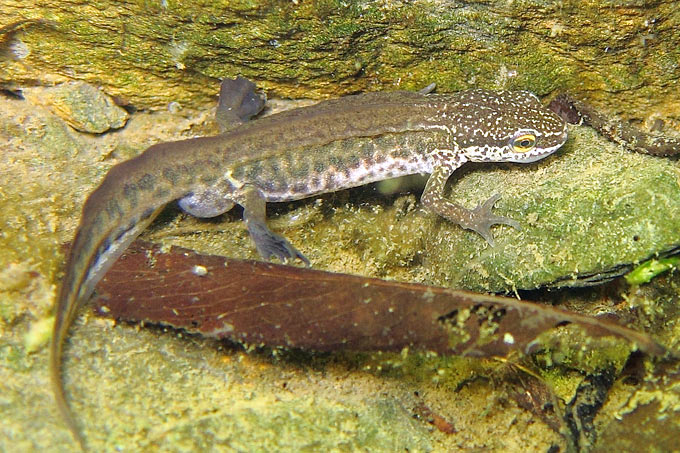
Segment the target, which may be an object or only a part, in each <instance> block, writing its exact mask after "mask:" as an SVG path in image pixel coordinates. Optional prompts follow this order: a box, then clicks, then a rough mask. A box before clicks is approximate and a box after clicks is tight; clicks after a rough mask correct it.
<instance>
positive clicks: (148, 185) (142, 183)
mask: <svg viewBox="0 0 680 453" xmlns="http://www.w3.org/2000/svg"><path fill="white" fill-rule="evenodd" d="M155 184H156V178H155V177H154V176H153V175H152V174H150V173H147V174H145V175H144V176H142V177H141V178H139V181H138V182H137V186H139V188H140V189H141V190H149V191H150V190H152V189H153V186H154V185H155Z"/></svg>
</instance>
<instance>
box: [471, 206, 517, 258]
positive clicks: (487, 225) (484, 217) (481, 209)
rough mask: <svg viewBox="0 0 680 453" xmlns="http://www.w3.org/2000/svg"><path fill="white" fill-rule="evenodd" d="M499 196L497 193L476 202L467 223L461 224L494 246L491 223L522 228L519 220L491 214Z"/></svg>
mask: <svg viewBox="0 0 680 453" xmlns="http://www.w3.org/2000/svg"><path fill="white" fill-rule="evenodd" d="M500 197H501V194H499V193H497V194H494V195H493V196H491V197H490V198H489V199H488V200H486V201H485V202H484V203H479V204H477V207H475V208H474V209H473V210H471V211H470V221H469V223H467V222H466V224H465V225H463V227H465V228H467V229H469V230H472V231H475V232H477V233H479V235H480V236H482V237H483V238H484V239H485V240H486V242H488V243H489V245H490V246H491V247H493V246H494V239H493V234H492V233H491V227H492V226H493V225H499V224H502V225H508V226H511V227H513V228H515V229H517V230H521V229H522V227H521V226H520V224H519V222H517V221H516V220H513V219H510V218H507V217H501V216H497V215H494V214H493V212H492V211H493V207H494V205H495V204H496V202H497V201H498V199H499V198H500Z"/></svg>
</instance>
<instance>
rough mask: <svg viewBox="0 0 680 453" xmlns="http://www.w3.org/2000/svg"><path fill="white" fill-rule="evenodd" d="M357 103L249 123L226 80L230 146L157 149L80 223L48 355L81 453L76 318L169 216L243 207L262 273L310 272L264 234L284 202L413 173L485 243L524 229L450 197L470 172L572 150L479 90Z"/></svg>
mask: <svg viewBox="0 0 680 453" xmlns="http://www.w3.org/2000/svg"><path fill="white" fill-rule="evenodd" d="M429 91H430V90H429V88H428V89H425V90H422V91H421V92H417V93H415V92H405V91H396V92H377V93H365V94H359V95H351V96H346V97H342V98H339V99H334V100H328V101H323V102H320V103H318V104H316V105H313V106H309V107H302V108H298V109H294V110H289V111H285V112H281V113H277V114H273V115H270V116H267V117H264V118H261V119H259V120H257V121H250V122H248V120H249V119H250V118H251V117H253V116H254V115H256V114H258V113H259V112H260V111H261V110H262V108H263V106H264V98H263V97H260V96H259V95H257V94H256V92H255V85H254V84H253V83H252V82H250V81H248V80H246V79H243V78H241V77H237V78H236V79H234V80H229V79H227V80H224V81H223V83H222V86H221V89H220V97H219V101H218V109H217V121H218V123H220V125H221V126H222V128H223V130H224V132H223V133H222V134H220V135H217V136H212V137H199V138H192V139H188V140H181V141H175V142H168V143H160V144H156V145H153V146H151V147H149V148H148V149H147V150H146V151H144V152H143V153H141V154H140V155H139V156H137V157H135V158H133V159H130V160H128V161H125V162H122V163H119V164H117V165H115V166H113V167H112V168H111V169H110V170H109V172H108V173H107V174H106V176H105V177H104V179H103V181H102V182H101V184H100V185H99V186H98V187H97V188H96V189H95V190H94V191H93V192H92V193H91V194H90V196H89V197H88V198H87V200H86V201H85V204H84V206H83V210H82V216H81V220H80V224H79V226H78V228H77V232H76V235H75V239H74V241H73V243H72V246H71V249H70V252H69V256H68V261H67V264H66V273H65V276H64V278H63V280H62V282H61V287H60V290H59V294H58V298H57V303H56V313H55V316H56V320H55V324H54V330H53V334H52V340H51V345H50V365H49V366H50V373H51V381H52V388H53V391H54V395H55V399H56V402H57V405H58V407H59V411H60V413H61V415H62V416H63V418H64V420H65V422H66V424H67V425H68V427H69V429H70V430H71V432H72V433H73V435H74V437H75V438H76V440H77V441H78V442H79V443H80V445H81V447H82V448H83V449H85V442H84V438H83V437H82V435H81V433H80V431H79V429H78V425H77V423H76V421H75V418H74V417H73V414H72V412H71V410H70V408H69V405H68V403H67V400H66V396H65V393H64V386H63V381H62V370H61V362H62V355H63V346H64V341H65V339H66V337H67V334H68V330H69V327H70V325H71V323H72V321H73V319H74V318H75V316H76V313H77V311H78V309H79V308H80V307H81V306H82V305H83V304H84V303H85V302H86V301H87V300H88V299H89V297H90V296H91V295H92V293H93V291H94V288H95V285H96V284H97V282H98V281H99V280H100V279H101V278H102V277H103V275H104V274H105V273H106V271H107V270H108V269H109V268H110V267H111V265H112V264H113V263H114V261H115V260H116V259H117V258H118V257H119V256H120V255H121V254H122V253H123V251H124V250H125V249H126V248H127V246H128V245H129V244H130V243H131V242H132V241H133V240H134V239H135V238H136V237H137V236H138V235H139V234H140V233H141V232H142V231H143V230H144V229H145V228H146V227H147V226H148V225H149V223H151V221H152V220H153V219H154V218H155V217H156V215H157V214H158V213H159V212H160V211H161V210H162V209H163V208H164V206H165V205H166V204H168V203H169V202H172V201H173V200H179V206H180V207H181V208H182V209H183V210H184V211H186V212H187V213H189V214H191V215H195V216H197V217H214V216H217V215H220V214H222V213H224V212H226V211H228V210H229V209H231V208H232V207H233V206H234V204H238V205H240V206H242V207H243V219H244V221H245V226H246V228H247V230H248V232H249V234H250V237H251V238H252V240H253V242H254V244H255V247H256V248H257V251H258V252H259V254H260V255H261V256H262V257H263V258H264V259H267V260H268V259H271V258H277V259H279V260H282V261H284V262H288V261H295V260H300V261H302V262H304V263H305V264H307V265H309V260H307V258H306V257H305V256H304V255H303V254H302V253H301V252H300V251H298V250H297V249H296V248H295V247H294V246H293V245H292V244H291V243H290V242H289V241H288V240H286V239H285V238H284V237H282V236H280V235H278V234H276V233H274V232H273V231H271V230H270V229H269V227H268V226H267V223H266V212H265V207H266V203H268V202H283V201H291V200H298V199H302V198H306V197H311V196H314V195H317V194H322V193H327V192H333V191H337V190H342V189H346V188H351V187H356V186H360V185H364V184H368V183H371V182H375V181H379V180H383V179H387V178H393V177H397V176H402V175H408V174H414V173H429V174H430V175H431V176H430V177H429V179H428V181H427V183H426V186H425V189H424V192H423V194H422V197H421V201H422V203H423V205H424V206H425V207H426V208H428V209H429V210H431V211H433V212H434V213H436V214H438V215H440V216H442V217H444V218H446V219H448V220H450V221H452V222H454V223H457V224H458V225H460V226H461V227H463V228H466V229H470V230H473V231H476V232H477V233H479V234H480V235H481V236H482V237H483V238H484V239H485V240H486V241H487V242H489V244H491V245H493V235H492V233H491V227H492V226H493V225H496V224H505V225H510V226H513V227H517V228H519V223H518V222H517V221H515V220H512V219H508V218H505V217H500V216H496V215H494V214H493V213H492V209H493V206H494V204H495V203H496V201H497V200H498V198H499V197H500V195H499V194H495V195H494V196H492V197H491V198H489V199H488V200H486V201H485V202H484V203H480V204H478V205H477V207H476V208H475V209H466V208H464V207H462V206H460V205H458V204H456V203H453V202H452V201H450V200H447V199H446V198H445V197H444V187H445V185H446V182H447V180H448V179H449V177H450V176H451V174H453V172H454V171H455V170H456V169H458V168H459V167H461V166H462V165H463V164H464V163H466V162H517V163H529V162H534V161H537V160H539V159H542V158H544V157H546V156H548V155H550V154H551V153H553V152H554V151H556V150H557V149H558V148H560V147H561V146H562V145H563V144H564V142H565V141H566V139H567V131H566V123H565V122H564V121H563V120H562V119H561V118H560V117H559V116H557V115H556V114H555V113H553V112H552V111H550V110H548V109H547V108H545V107H544V106H543V105H542V104H541V103H540V101H539V100H538V98H537V97H536V96H535V95H533V94H531V93H529V92H527V91H514V92H513V91H498V92H496V91H487V90H481V89H474V90H468V91H462V92H459V93H454V94H430V93H429Z"/></svg>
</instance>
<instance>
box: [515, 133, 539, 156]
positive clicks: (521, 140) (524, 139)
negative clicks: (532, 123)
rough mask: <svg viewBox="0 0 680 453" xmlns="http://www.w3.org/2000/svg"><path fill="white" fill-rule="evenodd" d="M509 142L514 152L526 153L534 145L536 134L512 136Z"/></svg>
mask: <svg viewBox="0 0 680 453" xmlns="http://www.w3.org/2000/svg"><path fill="white" fill-rule="evenodd" d="M510 144H511V146H512V150H513V151H514V152H516V153H526V152H527V151H531V150H532V149H534V146H536V136H535V135H534V134H521V135H518V136H517V137H514V138H513V139H512V142H511V143H510Z"/></svg>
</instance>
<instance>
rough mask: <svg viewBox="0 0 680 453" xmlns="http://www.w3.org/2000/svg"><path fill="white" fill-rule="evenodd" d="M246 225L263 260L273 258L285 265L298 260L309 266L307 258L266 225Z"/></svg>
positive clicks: (252, 223)
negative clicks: (289, 261)
mask: <svg viewBox="0 0 680 453" xmlns="http://www.w3.org/2000/svg"><path fill="white" fill-rule="evenodd" d="M247 225H248V232H249V233H250V237H251V238H252V239H253V242H254V243H255V247H256V248H257V251H258V252H259V253H260V255H261V256H262V257H263V258H264V259H266V260H270V259H271V258H272V257H275V258H278V259H279V260H281V262H283V263H287V262H288V260H295V259H299V260H300V261H302V262H303V263H305V265H306V266H308V267H309V266H311V263H310V262H309V260H308V259H307V257H305V256H304V255H303V254H302V253H301V252H300V251H299V250H298V249H296V248H295V247H293V246H292V245H291V243H290V242H288V240H287V239H286V238H284V237H283V236H280V235H278V234H276V233H274V232H273V231H271V230H270V229H269V228H268V227H267V225H266V224H264V223H261V222H253V221H251V222H248V224H247Z"/></svg>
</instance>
